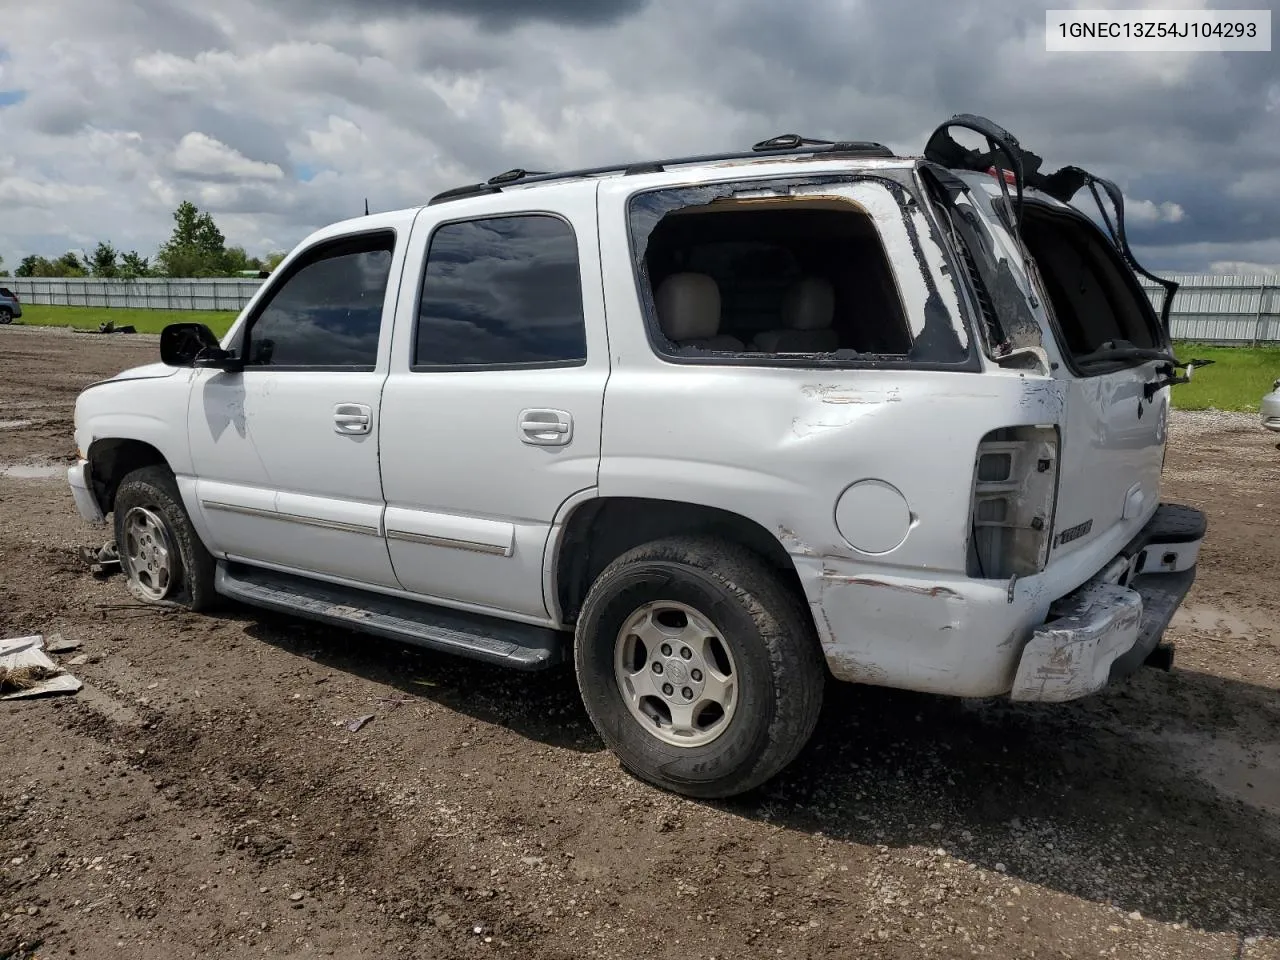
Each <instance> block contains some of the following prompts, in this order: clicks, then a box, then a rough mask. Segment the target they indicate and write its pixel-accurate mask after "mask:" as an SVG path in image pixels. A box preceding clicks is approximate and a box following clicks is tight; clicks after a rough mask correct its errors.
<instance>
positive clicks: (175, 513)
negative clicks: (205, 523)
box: [115, 466, 216, 610]
mask: <svg viewBox="0 0 1280 960" xmlns="http://www.w3.org/2000/svg"><path fill="white" fill-rule="evenodd" d="M115 534H116V552H117V553H118V554H119V556H120V567H121V569H122V571H123V572H124V575H125V577H126V578H127V581H128V585H129V592H130V593H132V594H133V595H134V596H135V597H137V598H138V599H139V600H142V601H144V602H146V603H162V604H176V605H178V606H183V607H186V608H187V609H189V610H205V609H208V608H209V607H211V606H213V604H214V601H215V599H216V594H215V592H214V589H213V580H214V571H215V563H214V560H213V557H212V556H211V555H210V554H209V551H208V550H206V549H205V546H204V544H203V543H202V542H201V541H200V536H199V534H197V533H196V530H195V527H193V526H192V525H191V518H190V517H188V516H187V510H186V507H184V506H183V504H182V496H181V495H180V494H179V493H178V485H177V484H176V483H175V482H174V479H173V474H172V473H170V472H169V470H168V469H167V468H166V467H163V466H150V467H142V468H141V469H138V470H134V471H133V472H132V473H130V474H129V475H128V476H126V477H125V478H124V479H123V480H122V481H121V482H120V487H119V489H118V490H117V491H116V499H115Z"/></svg>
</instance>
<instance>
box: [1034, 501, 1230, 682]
mask: <svg viewBox="0 0 1280 960" xmlns="http://www.w3.org/2000/svg"><path fill="white" fill-rule="evenodd" d="M1205 529H1206V521H1205V516H1204V514H1203V513H1201V512H1200V511H1199V510H1195V509H1193V508H1191V507H1185V506H1181V505H1177V504H1161V505H1160V508H1159V509H1158V510H1157V511H1156V513H1155V514H1154V516H1152V518H1151V520H1150V522H1149V523H1148V524H1147V525H1146V526H1145V527H1143V529H1142V531H1141V532H1140V533H1139V534H1138V536H1137V537H1135V538H1134V539H1133V540H1132V541H1131V542H1130V543H1129V544H1128V545H1127V546H1126V547H1125V549H1124V550H1122V551H1121V552H1120V553H1119V554H1117V555H1116V557H1115V558H1114V559H1113V560H1112V561H1111V562H1110V563H1109V564H1108V565H1107V566H1106V567H1105V568H1103V570H1102V571H1101V572H1100V573H1098V574H1097V575H1096V576H1095V577H1093V579H1091V580H1089V581H1088V582H1087V583H1085V584H1084V585H1083V586H1081V587H1079V588H1078V589H1076V590H1073V591H1072V592H1071V593H1069V594H1067V595H1066V596H1064V597H1062V598H1061V599H1059V600H1058V601H1057V602H1055V603H1054V604H1053V606H1052V607H1051V608H1050V614H1049V619H1048V620H1046V621H1045V622H1044V623H1043V624H1041V625H1040V626H1038V627H1036V628H1035V629H1034V630H1033V631H1032V633H1031V639H1030V640H1029V641H1028V642H1027V645H1026V646H1025V647H1024V648H1023V651H1022V657H1021V659H1020V660H1019V662H1018V670H1017V673H1016V675H1015V677H1014V681H1013V689H1012V690H1011V691H1010V692H1009V696H1010V698H1011V699H1013V700H1037V701H1043V702H1053V703H1058V702H1062V701H1066V700H1075V699H1077V698H1079V697H1084V696H1088V695H1089V694H1091V693H1095V692H1096V691H1098V690H1100V689H1102V688H1103V687H1104V686H1106V684H1107V683H1108V682H1110V681H1112V680H1118V679H1121V678H1123V677H1125V676H1128V675H1129V674H1131V673H1133V672H1134V671H1135V670H1137V669H1138V668H1139V667H1141V666H1142V664H1143V663H1144V662H1146V661H1147V659H1148V658H1149V657H1150V656H1151V655H1152V651H1154V650H1155V649H1156V647H1157V645H1158V644H1159V643H1160V639H1161V637H1162V636H1163V635H1164V632H1165V629H1166V628H1167V627H1168V626H1169V621H1170V620H1171V619H1172V618H1173V614H1174V611H1176V610H1177V609H1178V606H1179V605H1180V604H1181V603H1182V600H1183V598H1184V597H1185V596H1186V595H1187V592H1188V591H1189V590H1190V589H1191V584H1192V583H1193V582H1194V581H1195V575H1196V561H1197V559H1198V558H1199V553H1200V544H1201V542H1202V541H1203V539H1204V534H1205Z"/></svg>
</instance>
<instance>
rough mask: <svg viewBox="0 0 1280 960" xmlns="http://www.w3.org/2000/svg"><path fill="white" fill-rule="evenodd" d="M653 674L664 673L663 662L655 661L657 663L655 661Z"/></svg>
mask: <svg viewBox="0 0 1280 960" xmlns="http://www.w3.org/2000/svg"><path fill="white" fill-rule="evenodd" d="M653 672H654V673H661V672H662V662H661V661H659V660H655V661H653Z"/></svg>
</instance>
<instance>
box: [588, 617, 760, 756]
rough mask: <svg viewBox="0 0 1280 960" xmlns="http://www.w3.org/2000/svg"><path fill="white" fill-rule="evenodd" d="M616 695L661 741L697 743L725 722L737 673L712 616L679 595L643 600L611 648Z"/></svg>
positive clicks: (732, 707)
mask: <svg viewBox="0 0 1280 960" xmlns="http://www.w3.org/2000/svg"><path fill="white" fill-rule="evenodd" d="M613 671H614V677H615V678H616V679H617V682H618V689H619V690H620V691H621V693H622V699H623V701H625V703H626V704H627V707H628V709H630V711H631V713H632V715H633V716H634V717H635V718H636V719H637V720H639V721H640V725H641V726H642V727H643V728H644V729H645V730H647V731H649V733H650V734H652V735H653V736H655V737H657V738H658V739H659V740H661V741H663V742H664V743H670V744H674V745H676V746H680V747H700V746H703V745H705V744H708V743H710V742H711V741H712V740H714V739H715V738H716V737H718V736H720V734H722V733H724V731H725V730H726V729H727V728H728V726H729V721H730V720H732V719H733V712H734V710H735V709H736V707H737V705H738V674H737V668H736V665H735V664H734V662H733V654H732V653H730V652H729V645H728V644H727V643H726V642H725V640H724V637H722V636H721V635H720V631H718V630H717V629H716V628H715V627H714V626H712V625H711V621H710V620H708V619H707V618H706V617H704V616H703V615H702V614H700V613H698V611H697V610H694V609H693V608H692V607H689V606H686V605H685V604H683V603H675V602H674V601H669V600H662V601H658V602H656V603H649V604H645V605H644V606H643V607H641V608H640V609H638V610H637V611H636V612H635V613H633V614H632V615H631V616H630V617H628V618H627V621H626V623H624V624H623V627H622V629H621V630H620V631H619V632H618V639H617V642H616V644H615V645H614V655H613Z"/></svg>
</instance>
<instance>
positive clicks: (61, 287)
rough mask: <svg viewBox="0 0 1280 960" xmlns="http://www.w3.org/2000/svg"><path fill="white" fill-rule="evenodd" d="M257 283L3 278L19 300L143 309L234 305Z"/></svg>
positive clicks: (235, 280)
mask: <svg viewBox="0 0 1280 960" xmlns="http://www.w3.org/2000/svg"><path fill="white" fill-rule="evenodd" d="M261 285H262V281H261V280H257V279H254V278H240V277H229V278H221V277H219V278H216V279H213V278H199V279H193V280H98V279H94V278H91V277H66V278H63V277H57V278H53V277H5V278H3V279H0V286H5V287H8V288H9V289H10V290H12V291H13V292H14V293H16V294H17V295H18V299H19V300H21V301H22V302H23V303H31V304H47V305H51V306H61V307H133V308H136V309H143V310H240V309H241V308H242V307H243V306H244V305H245V304H246V303H248V302H249V298H250V297H251V296H253V293H254V291H255V290H257V289H258V287H260V286H261Z"/></svg>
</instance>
